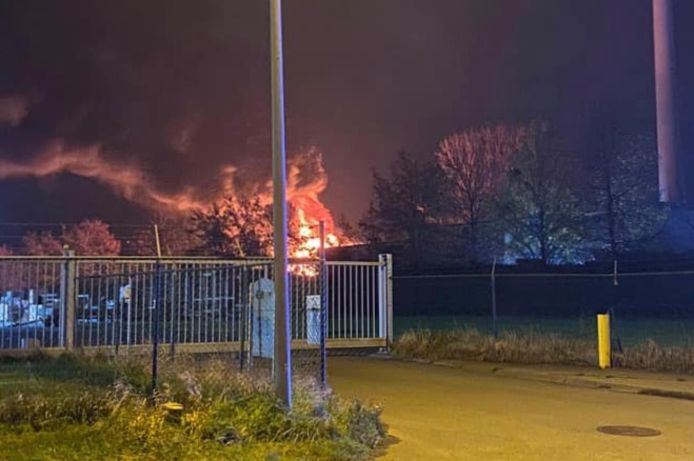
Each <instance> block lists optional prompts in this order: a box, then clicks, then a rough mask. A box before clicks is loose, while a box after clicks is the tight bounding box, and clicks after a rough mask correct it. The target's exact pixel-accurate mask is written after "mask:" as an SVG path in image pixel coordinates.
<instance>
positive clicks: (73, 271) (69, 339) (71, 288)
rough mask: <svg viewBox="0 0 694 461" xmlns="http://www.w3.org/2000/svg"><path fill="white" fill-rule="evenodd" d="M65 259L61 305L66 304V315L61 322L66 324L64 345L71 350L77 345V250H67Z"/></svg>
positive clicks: (64, 254)
mask: <svg viewBox="0 0 694 461" xmlns="http://www.w3.org/2000/svg"><path fill="white" fill-rule="evenodd" d="M63 256H64V257H65V259H64V263H63V264H64V267H65V269H64V276H65V277H64V279H63V281H62V283H63V284H64V288H63V289H62V290H61V305H62V306H64V316H62V318H61V323H62V325H64V327H63V328H64V331H63V342H62V344H61V345H62V346H64V347H65V349H66V350H68V351H71V350H72V349H73V348H74V346H75V315H76V312H75V302H76V300H77V299H76V298H77V294H76V293H75V285H76V279H77V261H76V260H75V252H74V251H72V250H66V251H65V252H64V253H63Z"/></svg>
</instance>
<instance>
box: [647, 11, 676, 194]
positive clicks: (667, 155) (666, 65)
mask: <svg viewBox="0 0 694 461" xmlns="http://www.w3.org/2000/svg"><path fill="white" fill-rule="evenodd" d="M672 23H673V16H672V0H653V44H654V47H653V48H654V51H655V90H656V112H657V133H658V182H659V185H660V200H661V201H662V202H679V201H681V200H682V199H683V198H684V197H683V196H682V192H683V191H682V184H680V178H681V176H680V172H679V171H678V166H679V165H678V161H679V159H678V155H679V152H678V145H677V142H678V139H677V107H676V104H677V102H676V95H675V81H674V80H675V39H674V35H673V27H672Z"/></svg>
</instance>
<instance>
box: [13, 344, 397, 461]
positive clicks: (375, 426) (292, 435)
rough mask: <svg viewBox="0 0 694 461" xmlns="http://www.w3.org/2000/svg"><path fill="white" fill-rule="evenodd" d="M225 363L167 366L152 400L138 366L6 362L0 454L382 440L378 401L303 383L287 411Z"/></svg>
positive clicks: (364, 454) (103, 453)
mask: <svg viewBox="0 0 694 461" xmlns="http://www.w3.org/2000/svg"><path fill="white" fill-rule="evenodd" d="M227 368H228V367H226V368H225V367H222V366H221V365H220V364H218V363H214V362H211V361H209V362H205V363H199V362H193V361H177V363H176V365H175V366H173V365H171V364H168V366H164V367H163V369H164V370H163V374H162V377H161V378H160V383H161V385H160V387H159V392H158V393H157V395H156V396H155V397H154V398H151V396H150V395H149V393H148V392H147V386H148V383H149V377H148V376H147V373H146V371H145V369H144V368H143V367H142V365H141V364H139V363H137V362H128V361H113V360H110V359H107V358H105V357H97V358H92V359H89V358H83V357H76V356H72V355H63V356H61V357H58V358H56V359H50V358H46V357H33V358H32V360H27V361H5V362H2V363H0V446H1V447H2V450H0V459H3V460H4V459H7V460H10V459H11V460H16V461H24V460H26V461H29V460H32V461H34V460H84V459H89V460H157V461H163V460H188V459H201V460H250V461H252V460H263V461H272V460H297V461H298V460H316V461H322V460H326V461H327V460H335V461H340V460H345V461H352V460H362V459H367V458H368V456H369V453H370V451H371V450H372V449H373V448H374V447H376V446H377V445H378V444H379V443H380V442H381V440H382V439H383V437H384V436H385V430H384V427H383V425H382V424H381V422H380V419H379V416H380V409H379V408H378V407H375V406H368V405H363V404H361V403H360V402H358V401H345V400H342V399H340V398H338V397H337V396H335V395H333V394H331V393H329V392H324V391H322V390H321V389H319V388H318V387H316V386H314V385H313V384H312V383H311V382H309V381H306V382H302V383H298V384H297V385H296V386H295V394H294V406H293V408H292V410H291V411H289V412H287V411H286V410H285V409H284V408H283V407H282V405H281V403H280V402H279V401H278V400H277V399H276V398H275V397H274V395H273V393H272V391H271V388H270V386H269V384H268V383H267V382H266V381H264V380H262V379H259V378H254V377H250V376H247V375H239V374H234V373H231V372H227V373H226V374H224V375H220V374H219V370H220V369H225V370H226V369H227ZM173 403H175V404H177V405H174V404H173Z"/></svg>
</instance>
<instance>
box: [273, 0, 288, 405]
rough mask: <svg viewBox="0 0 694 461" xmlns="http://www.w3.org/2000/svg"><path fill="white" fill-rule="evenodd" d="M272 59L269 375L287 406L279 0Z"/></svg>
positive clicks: (277, 1) (284, 172)
mask: <svg viewBox="0 0 694 461" xmlns="http://www.w3.org/2000/svg"><path fill="white" fill-rule="evenodd" d="M270 41H271V60H272V65H271V69H272V184H273V202H272V208H273V221H274V251H275V266H274V271H273V272H274V278H275V356H274V361H273V377H274V380H275V391H276V392H277V396H278V397H279V398H280V399H281V400H282V401H283V402H284V403H285V405H287V407H290V408H291V405H292V366H291V356H290V351H291V342H290V341H291V331H290V328H291V325H290V322H289V318H290V311H289V292H288V287H289V274H288V273H287V265H288V261H287V197H286V195H287V191H286V181H287V166H286V152H285V128H284V65H283V61H282V0H270Z"/></svg>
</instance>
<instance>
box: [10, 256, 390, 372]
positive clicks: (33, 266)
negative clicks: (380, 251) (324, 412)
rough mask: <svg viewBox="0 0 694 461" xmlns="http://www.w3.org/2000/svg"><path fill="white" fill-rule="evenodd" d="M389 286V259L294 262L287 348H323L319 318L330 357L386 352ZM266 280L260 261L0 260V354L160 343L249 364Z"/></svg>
mask: <svg viewBox="0 0 694 461" xmlns="http://www.w3.org/2000/svg"><path fill="white" fill-rule="evenodd" d="M391 277H392V260H391V257H390V255H382V256H380V257H379V260H378V261H368V262H355V261H349V262H339V261H328V262H326V263H325V265H324V266H322V265H321V263H320V262H319V261H295V262H292V264H291V267H290V293H291V328H292V349H293V350H296V351H311V350H316V349H318V348H319V347H320V341H319V340H318V338H317V337H316V322H317V321H320V319H321V315H324V320H323V323H322V325H323V327H322V329H324V340H325V344H326V347H327V349H355V348H382V347H387V346H388V344H389V343H390V341H391V339H392V284H391ZM262 279H265V280H268V281H271V280H272V264H271V261H269V260H266V259H257V260H233V261H231V260H221V259H212V258H163V259H160V260H156V259H151V258H125V257H117V258H92V257H69V256H67V257H62V258H48V257H18V256H13V257H2V258H0V296H1V297H0V352H16V351H19V352H21V351H27V350H32V349H44V350H48V351H51V350H73V349H79V350H84V351H94V350H99V351H104V352H109V353H114V354H119V353H121V352H122V351H137V350H138V349H144V350H149V349H150V348H151V344H152V343H153V342H154V341H155V340H157V342H158V343H159V344H160V347H161V350H162V351H168V352H169V353H170V354H172V355H173V354H176V353H179V352H181V353H182V352H186V353H210V352H234V353H236V354H237V355H238V357H239V360H240V361H241V362H242V363H243V362H244V361H246V362H250V361H252V360H253V359H254V344H255V346H258V344H257V342H258V341H261V340H262V338H263V336H262V332H259V331H257V330H258V329H261V328H262V326H263V324H262V323H260V322H259V321H257V320H254V319H256V316H258V315H260V314H261V313H260V312H259V311H258V308H259V307H260V306H259V304H258V303H257V302H254V297H255V296H256V294H257V293H254V292H253V290H252V288H253V287H257V286H258V283H259V281H260V280H262ZM320 309H323V311H322V313H321V310H320ZM254 327H255V330H254ZM256 349H257V348H256ZM256 352H258V351H257V350H256ZM256 355H259V356H262V355H263V354H262V353H259V354H256Z"/></svg>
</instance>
